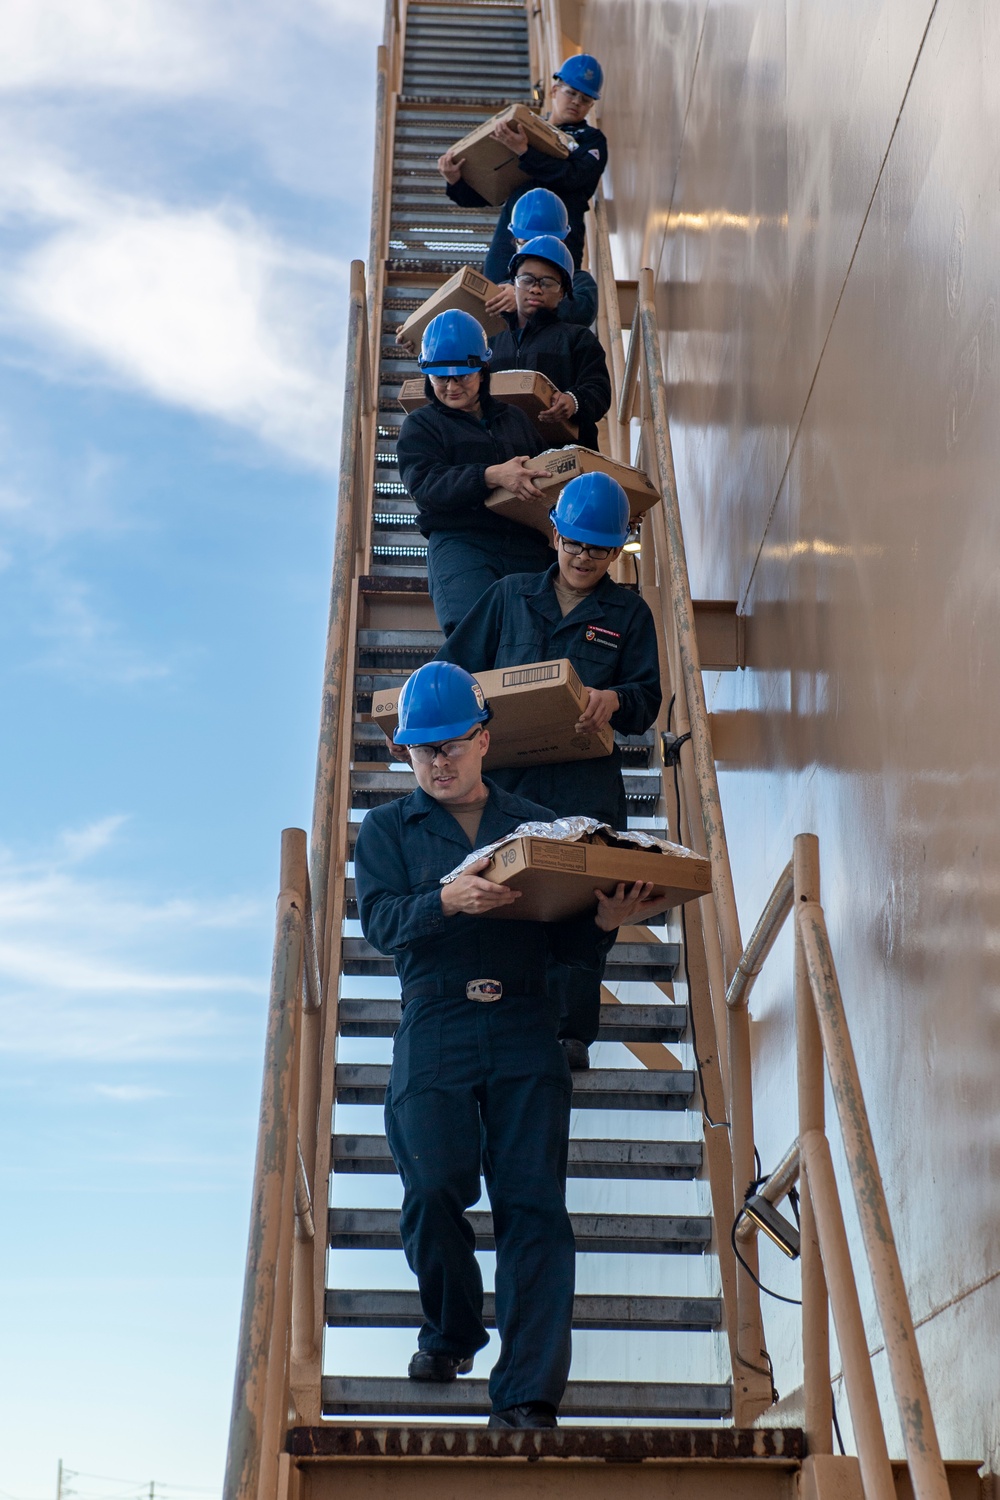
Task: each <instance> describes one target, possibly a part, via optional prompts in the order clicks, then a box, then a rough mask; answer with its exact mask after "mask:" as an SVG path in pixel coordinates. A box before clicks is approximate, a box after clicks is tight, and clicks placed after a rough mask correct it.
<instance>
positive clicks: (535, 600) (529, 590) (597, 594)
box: [518, 562, 616, 625]
mask: <svg viewBox="0 0 1000 1500" xmlns="http://www.w3.org/2000/svg"><path fill="white" fill-rule="evenodd" d="M558 576H559V564H558V563H557V562H555V563H553V564H552V566H551V567H550V568H546V570H545V572H544V573H530V574H528V575H527V576H526V577H525V581H524V583H522V584H521V585H520V588H519V590H518V592H519V593H520V594H521V596H522V597H523V598H524V599H525V600H526V601H527V604H528V607H529V608H530V609H533V610H535V611H536V612H537V613H538V614H540V615H542V616H543V617H544V618H545V619H546V620H549V621H551V622H552V623H553V624H555V625H563V624H565V623H566V621H567V620H572V618H573V616H574V615H575V614H576V611H577V610H578V609H579V608H580V605H579V604H577V605H575V606H574V608H573V609H571V610H570V612H569V614H568V615H564V614H563V612H562V610H561V609H560V608H559V600H558V599H557V598H556V590H555V581H556V578H557V577H558ZM615 587H616V585H615V582H614V580H613V579H612V577H611V575H610V574H609V573H605V575H604V577H603V578H602V579H601V581H600V583H599V584H598V585H597V587H596V589H594V590H593V592H592V593H590V594H588V595H587V596H586V598H585V599H582V600H581V601H580V603H581V604H586V606H587V611H588V614H589V615H590V617H591V619H595V620H599V619H601V618H602V617H603V615H604V604H605V603H606V602H607V601H608V599H609V598H610V597H611V596H612V594H613V591H614V589H615Z"/></svg>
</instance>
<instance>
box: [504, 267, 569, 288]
mask: <svg viewBox="0 0 1000 1500" xmlns="http://www.w3.org/2000/svg"><path fill="white" fill-rule="evenodd" d="M514 280H515V282H516V283H517V285H518V286H520V287H523V288H524V290H525V291H526V292H527V291H529V290H530V289H531V287H533V286H539V287H541V289H542V291H543V292H551V291H555V289H556V288H558V289H559V290H560V291H562V282H561V281H560V280H559V278H558V276H532V274H531V272H530V271H519V272H518V273H517V275H516V276H515V277H514Z"/></svg>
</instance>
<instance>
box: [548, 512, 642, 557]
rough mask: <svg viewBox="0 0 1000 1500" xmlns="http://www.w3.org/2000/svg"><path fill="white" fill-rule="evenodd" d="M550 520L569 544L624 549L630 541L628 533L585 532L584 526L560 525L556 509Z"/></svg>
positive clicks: (570, 523) (550, 513) (550, 515)
mask: <svg viewBox="0 0 1000 1500" xmlns="http://www.w3.org/2000/svg"><path fill="white" fill-rule="evenodd" d="M549 520H550V521H551V522H552V524H553V526H554V527H555V528H556V531H558V533H559V535H560V536H564V537H565V538H566V540H567V541H568V542H581V543H582V544H583V546H584V547H624V545H625V543H626V541H627V540H628V532H627V531H626V532H625V534H624V535H623V536H622V535H619V533H618V532H613V533H612V532H608V531H585V530H584V528H583V527H582V526H574V525H573V523H572V521H570V522H568V523H567V524H565V525H560V524H559V522H558V521H557V520H556V513H555V507H553V508H552V510H551V511H550V512H549Z"/></svg>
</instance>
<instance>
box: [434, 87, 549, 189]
mask: <svg viewBox="0 0 1000 1500" xmlns="http://www.w3.org/2000/svg"><path fill="white" fill-rule="evenodd" d="M501 120H503V121H504V122H505V123H506V124H516V125H520V126H521V129H522V130H523V131H524V132H525V134H526V135H527V137H528V144H529V145H531V146H534V147H535V149H536V150H537V151H544V153H545V155H546V156H558V157H567V156H569V154H570V152H571V151H575V150H576V141H575V140H574V139H573V137H572V136H571V135H566V134H565V133H564V132H563V131H561V130H557V129H556V127H555V126H554V125H550V124H549V123H548V121H547V120H543V119H541V118H540V117H539V116H538V115H536V114H535V113H534V112H533V111H532V110H530V109H529V108H528V106H527V105H526V104H512V105H510V107H509V108H508V109H502V110H501V111H500V113H499V114H497V115H494V116H493V118H492V119H491V120H486V121H485V122H484V123H483V124H482V125H478V126H477V127H476V129H475V130H470V132H469V134H468V135H465V136H463V137H462V139H461V140H460V141H456V142H455V144H454V146H452V148H451V150H452V155H453V156H455V157H458V158H459V159H461V158H462V157H464V158H465V161H464V162H463V165H462V177H463V179H464V180H465V181H466V182H467V183H468V184H469V186H470V187H471V188H475V190H476V192H477V193H478V194H479V195H480V197H481V198H485V199H486V202H487V203H492V204H493V205H494V206H495V207H496V208H499V207H500V205H501V203H506V202H507V199H508V198H509V197H510V195H511V193H512V192H513V190H514V189H515V188H516V187H520V185H521V183H522V182H528V181H529V180H530V179H529V177H528V174H527V173H526V172H522V171H521V168H520V166H519V165H518V159H517V157H516V156H515V155H514V153H513V152H512V151H508V150H507V147H506V146H504V145H501V143H500V142H499V141H498V140H496V139H494V136H493V127H494V126H495V125H497V124H499V122H500V121H501Z"/></svg>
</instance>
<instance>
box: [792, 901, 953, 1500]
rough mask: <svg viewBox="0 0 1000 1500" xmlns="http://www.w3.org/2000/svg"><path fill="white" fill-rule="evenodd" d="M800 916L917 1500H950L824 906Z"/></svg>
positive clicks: (805, 907) (802, 910) (800, 911)
mask: <svg viewBox="0 0 1000 1500" xmlns="http://www.w3.org/2000/svg"><path fill="white" fill-rule="evenodd" d="M795 918H796V923H797V925H798V931H799V937H800V941H801V944H802V950H803V954H804V958H805V962H806V966H807V969H808V973H809V984H810V988H811V990H812V995H813V1000H814V1002H815V1006H816V1014H817V1018H818V1020H819V1026H820V1031H821V1034H822V1038H823V1051H824V1053H825V1056H826V1063H827V1069H828V1072H829V1077H830V1084H831V1089H832V1092H833V1098H834V1102H835V1104H836V1106H837V1114H838V1118H839V1120H840V1129H841V1134H842V1136H843V1140H844V1148H845V1151H846V1153H847V1159H848V1166H849V1169H850V1176H851V1186H852V1188H853V1190H854V1198H855V1202H856V1204H857V1209H858V1219H859V1221H860V1224H861V1233H862V1237H863V1239H864V1244H865V1251H866V1254H867V1256H868V1264H869V1267H870V1269H871V1276H872V1286H873V1289H874V1292H875V1301H876V1304H877V1306H878V1310H879V1317H880V1319H881V1322H882V1330H883V1334H884V1337H885V1347H886V1355H887V1357H888V1361H889V1369H890V1373H891V1376H892V1384H893V1390H894V1392H895V1396H896V1406H897V1410H898V1412H899V1419H900V1423H901V1426H902V1429H903V1442H904V1445H905V1448H906V1457H907V1461H908V1463H909V1466H910V1479H911V1482H912V1485H913V1491H914V1494H915V1496H916V1497H917V1500H948V1495H949V1490H948V1480H947V1476H946V1474H945V1469H944V1464H943V1463H942V1461H941V1453H940V1449H939V1447H938V1441H937V1433H936V1431H935V1427H934V1419H933V1416H932V1414H931V1407H930V1397H929V1395H928V1392H927V1383H926V1380H925V1379H924V1371H923V1365H922V1363H921V1359H920V1352H919V1350H918V1348H917V1341H916V1333H915V1330H914V1327H913V1317H912V1314H911V1312H910V1307H909V1301H908V1298H907V1295H906V1285H905V1282H904V1280H903V1271H902V1267H901V1265H900V1262H899V1254H898V1251H897V1249H896V1241H895V1237H894V1235H893V1232H892V1223H891V1221H890V1218H889V1209H888V1204H887V1203H886V1199H885V1189H884V1188H883V1185H882V1176H881V1173H880V1172H879V1168H878V1161H877V1158H876V1155H875V1145H874V1141H873V1139H872V1133H871V1126H870V1124H869V1121H868V1111H867V1109H866V1107H865V1102H864V1096H863V1094H862V1091H861V1078H860V1075H859V1073H858V1065H857V1059H856V1057H855V1055H854V1047H853V1044H852V1042H851V1038H850V1033H849V1031H848V1028H847V1016H846V1013H845V1011H844V1002H843V999H842V998H841V994H840V985H839V983H838V981H837V973H836V967H835V965H834V961H833V953H832V951H831V948H830V941H829V936H828V934H827V930H826V919H825V917H824V915H823V908H822V907H821V906H820V905H819V903H818V902H805V903H803V904H801V905H800V906H798V907H797V909H796V913H795Z"/></svg>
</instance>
